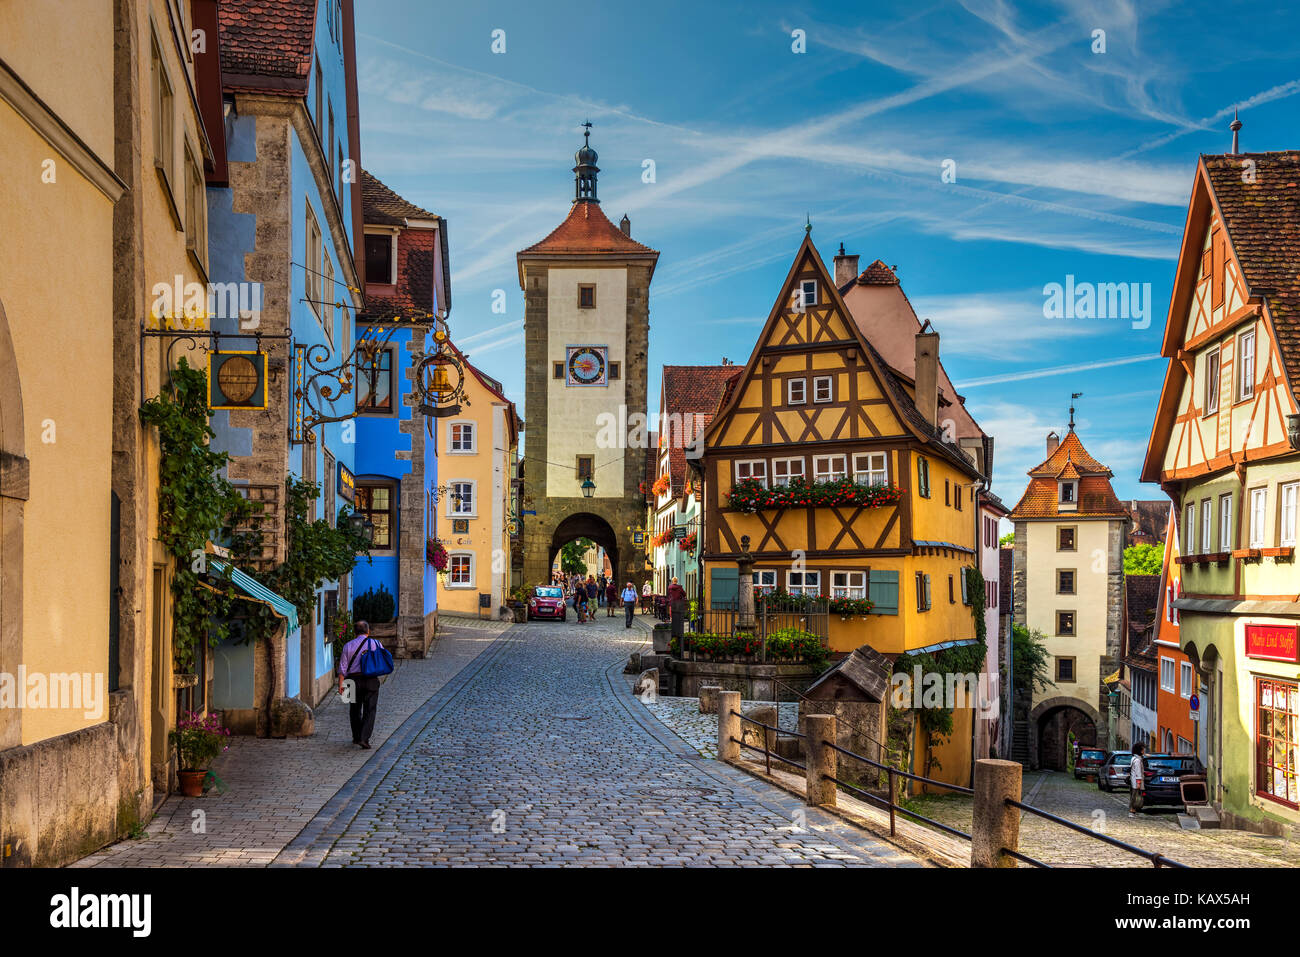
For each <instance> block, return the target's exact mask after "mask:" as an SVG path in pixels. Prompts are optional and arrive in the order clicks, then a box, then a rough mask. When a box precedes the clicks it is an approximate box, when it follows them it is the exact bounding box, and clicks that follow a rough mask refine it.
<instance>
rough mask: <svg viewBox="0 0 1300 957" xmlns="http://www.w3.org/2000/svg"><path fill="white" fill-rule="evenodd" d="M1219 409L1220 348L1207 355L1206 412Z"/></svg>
mask: <svg viewBox="0 0 1300 957" xmlns="http://www.w3.org/2000/svg"><path fill="white" fill-rule="evenodd" d="M1218 411H1219V350H1218V349H1215V350H1214V351H1213V352H1208V353H1206V355H1205V414H1206V415H1211V414H1213V413H1215V412H1218Z"/></svg>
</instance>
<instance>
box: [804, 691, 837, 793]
mask: <svg viewBox="0 0 1300 957" xmlns="http://www.w3.org/2000/svg"><path fill="white" fill-rule="evenodd" d="M803 725H804V734H805V735H807V737H805V738H804V742H803V753H804V764H805V765H806V766H807V769H808V770H807V780H808V803H809V804H812V805H814V806H816V805H819V804H828V805H830V806H831V807H834V806H835V782H834V781H832V780H829V779H830V778H835V777H839V752H837V751H835V750H833V749H831V748H828V747H826V742H828V741H829V742H830V743H831V744H834V743H835V741H836V738H835V715H833V714H807V715H804V719H803Z"/></svg>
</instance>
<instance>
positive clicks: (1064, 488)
mask: <svg viewBox="0 0 1300 957" xmlns="http://www.w3.org/2000/svg"><path fill="white" fill-rule="evenodd" d="M1057 486H1058V487H1059V489H1060V497H1059V499H1060V504H1062V505H1076V504H1078V498H1079V483H1078V482H1074V481H1070V482H1058V483H1057Z"/></svg>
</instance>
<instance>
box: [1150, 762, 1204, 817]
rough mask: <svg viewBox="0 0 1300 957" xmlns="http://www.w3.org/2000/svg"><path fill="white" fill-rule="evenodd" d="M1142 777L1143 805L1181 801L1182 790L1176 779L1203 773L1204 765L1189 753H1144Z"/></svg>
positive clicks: (1180, 802)
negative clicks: (1144, 782)
mask: <svg viewBox="0 0 1300 957" xmlns="http://www.w3.org/2000/svg"><path fill="white" fill-rule="evenodd" d="M1142 760H1143V762H1144V763H1143V775H1142V776H1143V777H1144V778H1146V783H1147V786H1146V795H1145V797H1144V799H1143V802H1142V803H1143V805H1144V806H1149V805H1152V804H1179V805H1181V804H1182V803H1183V792H1182V788H1181V787H1180V786H1179V783H1178V779H1179V778H1182V777H1186V776H1188V775H1192V774H1204V773H1205V765H1203V764H1201V762H1200V760H1199V759H1198V758H1197V757H1196V756H1195V755H1191V754H1144V755H1142Z"/></svg>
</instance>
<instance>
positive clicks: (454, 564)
mask: <svg viewBox="0 0 1300 957" xmlns="http://www.w3.org/2000/svg"><path fill="white" fill-rule="evenodd" d="M447 587H448V588H473V587H474V553H473V552H452V553H451V554H450V555H448V556H447Z"/></svg>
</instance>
